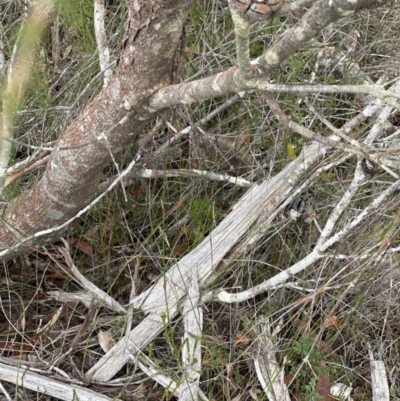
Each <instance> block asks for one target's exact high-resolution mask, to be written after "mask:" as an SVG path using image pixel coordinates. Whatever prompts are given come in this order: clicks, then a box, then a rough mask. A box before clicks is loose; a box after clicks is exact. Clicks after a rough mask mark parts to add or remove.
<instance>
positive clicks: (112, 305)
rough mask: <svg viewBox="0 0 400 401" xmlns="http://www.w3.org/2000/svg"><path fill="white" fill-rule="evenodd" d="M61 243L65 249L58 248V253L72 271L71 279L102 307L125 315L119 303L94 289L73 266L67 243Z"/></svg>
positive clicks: (98, 289) (124, 310)
mask: <svg viewBox="0 0 400 401" xmlns="http://www.w3.org/2000/svg"><path fill="white" fill-rule="evenodd" d="M61 240H62V242H63V243H64V246H65V248H61V247H59V252H60V253H61V254H62V256H63V257H64V259H65V262H66V263H67V265H68V267H69V268H70V269H71V271H72V274H73V275H72V277H73V278H74V279H75V280H77V281H78V283H79V284H80V285H82V287H83V288H84V289H85V290H87V291H88V292H89V293H90V294H92V297H93V299H96V300H98V301H99V303H101V305H102V306H104V307H108V308H109V309H111V310H113V311H114V312H117V313H120V314H123V315H126V313H127V312H126V309H125V308H123V307H122V306H121V305H120V304H119V302H117V301H116V300H115V299H114V298H112V297H110V296H109V295H108V294H106V293H105V292H104V291H103V290H101V289H100V288H98V287H96V286H95V285H94V284H93V283H92V282H91V281H89V280H88V279H87V278H86V277H85V276H84V275H83V274H82V273H81V272H80V271H79V270H78V268H77V267H76V266H75V264H74V262H73V261H72V258H71V255H70V249H69V245H68V242H67V241H65V240H64V238H61Z"/></svg>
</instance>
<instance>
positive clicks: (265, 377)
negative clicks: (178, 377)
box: [254, 319, 290, 401]
mask: <svg viewBox="0 0 400 401" xmlns="http://www.w3.org/2000/svg"><path fill="white" fill-rule="evenodd" d="M259 323H260V325H259V327H258V331H259V332H260V334H259V335H258V336H257V338H256V340H255V344H254V345H255V347H256V353H257V355H256V357H255V358H254V367H255V369H256V373H257V377H258V380H259V381H260V384H261V387H262V389H263V390H264V393H265V395H266V396H267V397H268V399H269V400H270V401H290V396H289V391H288V389H287V386H286V384H285V383H284V370H283V368H280V367H279V364H278V361H277V360H276V355H275V354H276V351H277V347H276V345H275V344H274V343H273V341H274V337H275V336H276V334H277V332H274V333H272V331H271V326H270V324H269V322H268V319H263V320H262V321H261V322H259Z"/></svg>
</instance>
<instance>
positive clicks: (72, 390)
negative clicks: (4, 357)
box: [0, 363, 117, 401]
mask: <svg viewBox="0 0 400 401" xmlns="http://www.w3.org/2000/svg"><path fill="white" fill-rule="evenodd" d="M47 375H48V372H47V371H46V372H44V374H43V375H40V374H38V373H34V372H32V371H31V368H29V367H24V366H11V365H5V364H4V363H0V377H1V380H2V381H5V382H8V383H12V384H14V385H15V386H16V387H19V386H21V387H23V388H25V389H28V390H32V391H36V392H38V393H42V394H44V395H46V396H47V397H49V396H50V397H54V398H57V399H61V400H65V401H71V400H80V401H93V400H96V401H112V400H115V401H117V399H115V398H113V399H111V398H109V397H106V396H105V395H103V394H101V393H96V392H95V391H92V390H88V389H86V388H84V387H81V386H79V385H77V384H74V383H63V382H61V381H58V380H54V379H50V378H48V377H47ZM39 398H40V397H39Z"/></svg>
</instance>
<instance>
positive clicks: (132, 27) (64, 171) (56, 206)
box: [0, 0, 192, 249]
mask: <svg viewBox="0 0 400 401" xmlns="http://www.w3.org/2000/svg"><path fill="white" fill-rule="evenodd" d="M191 4H192V0H164V1H157V2H155V1H148V0H131V1H130V2H129V12H128V20H127V23H126V27H125V36H124V40H123V44H122V52H121V57H120V60H119V63H118V67H117V68H116V71H115V73H114V75H113V77H112V78H111V79H110V81H109V84H108V86H107V87H105V88H104V89H103V90H102V91H101V92H100V93H99V94H98V96H97V97H96V98H95V100H94V101H93V102H92V103H90V104H89V105H88V106H87V107H86V109H85V110H84V111H83V112H82V113H81V114H80V115H79V116H78V117H77V118H76V119H75V120H74V121H73V122H72V123H71V124H70V125H69V126H68V128H67V129H66V130H65V132H64V133H63V135H62V136H61V138H60V139H59V141H58V144H57V148H56V149H55V151H53V153H52V157H51V159H50V161H49V163H48V166H47V169H46V171H45V173H44V175H43V177H42V179H41V180H40V181H39V182H38V183H37V184H36V185H35V186H34V187H33V188H32V189H31V190H30V191H29V192H27V193H26V194H25V195H23V196H21V197H20V198H19V199H18V200H17V201H16V202H15V204H14V205H12V206H11V207H10V208H9V210H8V211H6V213H5V214H4V215H3V219H2V222H1V225H0V248H2V249H5V248H7V247H9V246H10V245H12V244H13V243H15V242H18V241H19V240H21V239H22V238H24V237H27V236H30V235H32V234H34V233H35V232H37V231H40V230H44V229H48V228H51V227H56V226H58V225H60V224H62V223H63V222H65V221H67V220H68V219H69V218H72V217H73V216H74V215H75V214H76V213H77V212H78V211H79V210H80V209H82V207H84V206H85V205H87V204H88V203H89V202H90V201H91V200H92V199H93V196H94V194H95V193H96V190H97V186H98V183H99V179H100V177H101V171H102V168H103V167H104V166H105V165H107V163H109V162H110V161H111V153H117V152H118V151H119V150H120V149H121V148H123V147H124V146H126V145H128V144H129V143H132V141H134V140H135V138H137V135H138V133H140V132H141V131H142V130H143V129H144V128H145V126H146V124H148V122H149V120H150V119H151V114H150V113H149V112H148V111H146V110H145V109H144V108H143V107H142V106H143V104H145V103H146V99H147V98H148V96H149V95H150V94H152V93H154V91H155V90H157V89H159V88H160V87H162V86H165V85H169V84H171V83H172V77H173V75H174V69H175V66H176V57H178V54H177V53H178V52H179V51H180V45H181V36H182V28H183V25H184V23H185V20H186V17H187V13H188V11H189V9H190V6H191ZM128 94H129V95H130V99H132V95H133V97H134V99H135V102H132V101H131V102H130V104H129V107H127V106H126V103H125V102H124V98H126V97H127V95H128Z"/></svg>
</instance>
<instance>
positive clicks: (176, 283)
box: [87, 143, 326, 381]
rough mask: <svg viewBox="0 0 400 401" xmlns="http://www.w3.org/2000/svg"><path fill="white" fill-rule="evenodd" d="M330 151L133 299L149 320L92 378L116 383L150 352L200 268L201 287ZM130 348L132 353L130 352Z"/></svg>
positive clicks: (277, 184)
mask: <svg viewBox="0 0 400 401" xmlns="http://www.w3.org/2000/svg"><path fill="white" fill-rule="evenodd" d="M325 151H326V149H325V148H324V147H323V146H322V145H320V144H318V143H312V144H311V145H309V146H308V147H306V148H305V149H304V151H303V152H302V154H301V156H300V157H298V158H297V159H296V160H295V161H293V162H292V163H291V164H290V165H288V166H287V167H286V168H285V169H284V170H282V171H281V172H280V173H279V174H277V175H276V176H275V177H273V178H271V179H270V180H268V181H264V182H262V183H261V184H259V185H254V186H253V187H252V188H250V189H249V191H248V192H247V193H246V194H245V195H244V196H243V197H242V199H241V200H240V201H239V202H238V203H237V204H236V205H235V207H234V208H233V210H232V212H231V213H230V214H229V215H228V216H227V217H226V218H225V219H224V220H223V221H222V222H221V223H220V224H219V225H218V226H217V227H216V228H215V229H214V230H213V231H212V232H211V233H210V234H209V235H208V236H207V237H206V238H205V239H204V240H203V241H202V242H201V243H200V244H199V245H198V246H197V247H196V249H194V250H193V251H192V252H191V253H190V254H188V255H186V256H185V257H183V258H182V259H181V260H180V261H179V262H178V263H176V264H175V265H173V266H172V267H171V268H170V269H169V271H168V272H167V273H166V274H165V275H164V276H163V277H162V278H161V279H160V280H159V281H158V282H157V283H156V284H154V285H153V286H152V287H151V288H149V289H148V290H147V291H145V292H144V293H142V294H141V295H140V296H138V297H136V298H135V299H133V301H132V303H133V305H134V306H135V307H136V308H138V309H141V310H142V311H144V312H146V313H149V314H150V315H149V316H148V317H147V318H146V319H144V320H143V321H142V322H141V323H140V324H139V325H138V326H137V327H135V328H134V329H133V330H132V331H131V333H130V336H129V339H130V342H129V343H128V345H127V342H126V340H125V338H123V339H121V340H120V341H119V342H118V343H117V345H116V346H115V347H114V348H113V349H112V350H110V351H109V352H108V353H107V354H106V355H105V356H104V357H103V358H101V359H100V360H99V361H98V362H97V363H96V364H95V365H94V366H93V367H92V368H91V369H90V370H89V371H88V372H87V375H88V376H90V377H91V378H92V379H94V380H99V381H107V380H109V379H111V378H112V377H113V376H114V375H115V374H116V373H117V372H118V370H120V369H121V368H122V367H123V366H124V365H125V364H126V363H127V362H128V360H129V359H130V353H133V354H136V353H137V351H138V350H141V349H143V348H144V347H146V346H147V345H148V344H149V343H150V342H151V341H152V340H153V339H154V338H155V337H156V336H157V335H158V334H159V333H160V332H161V331H162V330H163V327H164V320H163V319H166V317H168V318H172V317H174V316H175V315H176V314H177V312H178V310H179V301H180V300H181V299H182V298H183V297H184V296H185V295H186V294H187V291H188V283H189V282H190V281H191V277H192V276H193V272H194V271H195V270H194V267H196V268H197V271H198V278H199V283H200V285H202V284H205V283H206V282H207V281H208V280H209V279H210V277H211V275H212V274H213V273H214V272H215V269H216V268H217V266H218V264H219V262H221V260H222V258H223V257H224V256H225V255H226V254H227V253H228V252H229V251H230V250H231V249H232V247H233V246H234V245H235V244H236V243H237V242H238V241H239V240H240V239H241V237H242V236H243V235H244V234H245V233H246V232H247V231H248V229H249V228H250V227H251V226H252V225H253V224H254V222H255V221H256V220H257V219H258V218H259V217H260V216H261V215H265V216H268V214H270V213H271V212H273V211H274V209H275V208H276V207H277V206H278V205H279V204H280V203H281V202H282V201H283V200H284V199H285V197H286V195H287V194H288V193H289V192H290V191H291V190H292V188H293V186H294V185H296V183H297V182H298V181H299V180H300V178H301V176H302V174H303V172H304V171H305V170H306V169H308V168H309V167H310V166H311V165H312V164H314V163H316V162H317V161H318V160H319V159H320V158H322V157H323V155H324V153H325ZM126 347H128V350H129V352H128V350H126Z"/></svg>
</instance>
